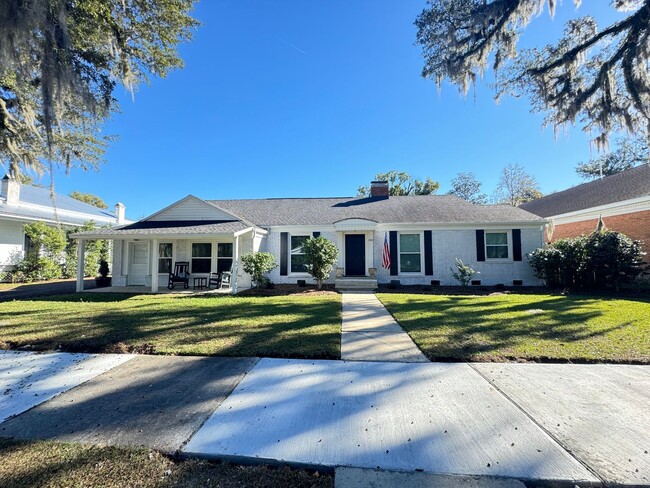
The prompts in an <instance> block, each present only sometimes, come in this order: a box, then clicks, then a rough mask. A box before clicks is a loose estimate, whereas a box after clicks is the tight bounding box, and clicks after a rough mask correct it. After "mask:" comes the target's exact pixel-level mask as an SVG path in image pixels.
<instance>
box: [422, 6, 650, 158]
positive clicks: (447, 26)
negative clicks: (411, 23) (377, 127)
mask: <svg viewBox="0 0 650 488" xmlns="http://www.w3.org/2000/svg"><path fill="white" fill-rule="evenodd" d="M566 3H569V2H565V4H566ZM573 3H574V4H575V5H576V6H579V5H580V3H581V1H580V0H573ZM556 5H559V2H557V0H428V3H427V7H426V8H425V9H424V10H423V11H422V13H421V14H420V15H419V16H418V17H417V19H416V21H415V24H416V27H417V43H418V44H419V45H420V46H421V47H422V52H423V55H424V68H423V70H422V74H423V76H424V77H425V78H429V79H433V80H434V81H435V82H436V83H437V84H438V86H440V85H441V84H442V82H443V81H444V80H449V81H451V82H452V83H453V84H455V85H457V86H459V87H460V88H461V90H462V91H463V92H465V93H466V92H467V90H468V88H469V87H470V86H471V85H473V84H474V83H475V82H476V80H477V79H478V78H479V77H481V76H482V75H483V74H484V72H485V70H487V69H489V67H492V68H493V70H494V72H495V82H496V88H497V97H500V96H502V95H507V94H510V95H514V96H517V97H519V96H522V95H525V96H528V97H529V99H530V102H531V104H532V110H533V111H535V112H542V113H545V114H546V119H545V123H548V124H551V125H553V126H554V127H555V128H556V129H557V128H559V127H562V126H564V125H566V124H573V123H575V122H576V121H580V122H581V123H582V124H583V128H584V130H586V131H587V132H589V133H591V134H593V135H594V142H595V143H596V146H597V147H598V148H599V149H602V148H604V147H605V146H606V144H607V140H608V136H609V134H610V133H613V132H616V131H621V130H627V131H629V132H632V133H634V132H643V133H645V134H646V137H650V73H649V70H648V62H649V59H650V0H610V5H611V8H613V9H617V10H621V11H626V12H629V13H628V14H627V16H626V17H625V18H624V19H623V20H620V21H617V22H614V23H612V24H611V25H605V26H599V25H598V23H597V22H596V20H595V19H594V17H592V16H590V15H584V16H582V17H576V18H573V19H572V20H570V21H569V22H568V23H567V24H566V26H565V30H564V34H563V36H562V37H561V39H559V40H558V41H557V42H555V43H553V44H548V45H546V46H540V47H535V48H532V49H519V40H520V35H521V33H522V32H523V31H524V29H525V28H526V27H527V26H528V25H529V24H530V22H531V21H532V20H533V19H535V18H536V17H538V16H539V15H540V14H542V12H543V11H544V10H545V8H546V7H547V8H548V10H549V12H550V15H551V16H552V15H554V13H555V9H556ZM562 8H571V7H570V6H567V5H563V6H562Z"/></svg>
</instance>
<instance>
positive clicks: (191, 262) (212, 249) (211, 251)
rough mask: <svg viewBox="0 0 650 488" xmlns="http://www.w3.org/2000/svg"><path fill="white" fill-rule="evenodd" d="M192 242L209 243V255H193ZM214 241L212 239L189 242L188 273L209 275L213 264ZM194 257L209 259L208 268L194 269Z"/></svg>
mask: <svg viewBox="0 0 650 488" xmlns="http://www.w3.org/2000/svg"><path fill="white" fill-rule="evenodd" d="M194 244H210V255H209V256H194V255H193V252H192V248H193V247H194ZM215 247H216V246H215V243H214V242H212V241H193V242H190V252H189V258H190V274H196V273H198V274H206V275H209V274H210V273H211V272H212V269H213V264H214V252H215ZM195 259H209V260H210V269H209V270H208V271H194V260H195Z"/></svg>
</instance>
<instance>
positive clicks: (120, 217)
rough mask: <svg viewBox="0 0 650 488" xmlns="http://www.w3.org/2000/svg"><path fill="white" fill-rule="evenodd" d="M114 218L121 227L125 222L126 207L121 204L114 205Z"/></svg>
mask: <svg viewBox="0 0 650 488" xmlns="http://www.w3.org/2000/svg"><path fill="white" fill-rule="evenodd" d="M115 217H117V225H122V224H124V223H125V222H126V206H125V205H124V204H123V203H121V202H117V203H116V204H115Z"/></svg>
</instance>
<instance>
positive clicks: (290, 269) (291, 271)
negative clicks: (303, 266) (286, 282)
mask: <svg viewBox="0 0 650 488" xmlns="http://www.w3.org/2000/svg"><path fill="white" fill-rule="evenodd" d="M292 237H306V238H307V239H310V238H311V237H312V235H311V234H289V245H288V246H287V247H288V248H289V249H287V252H288V253H289V263H288V264H289V269H288V271H289V273H288V274H289V275H293V276H309V273H307V271H293V270H292V262H293V256H294V254H293V253H292V252H291V251H292V249H293V247H292V245H291V238H292ZM304 254H305V253H304V252H303V253H296V254H295V255H297V256H304Z"/></svg>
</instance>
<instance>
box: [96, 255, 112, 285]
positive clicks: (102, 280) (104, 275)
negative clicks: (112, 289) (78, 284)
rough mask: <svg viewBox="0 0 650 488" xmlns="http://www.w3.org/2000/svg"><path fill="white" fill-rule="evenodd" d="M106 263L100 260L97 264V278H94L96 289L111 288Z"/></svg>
mask: <svg viewBox="0 0 650 488" xmlns="http://www.w3.org/2000/svg"><path fill="white" fill-rule="evenodd" d="M109 271H110V270H109V268H108V263H107V262H106V261H105V260H104V259H102V260H101V261H100V262H99V276H97V277H96V278H95V284H96V285H97V288H103V287H106V286H111V277H110V276H108V273H109Z"/></svg>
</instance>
